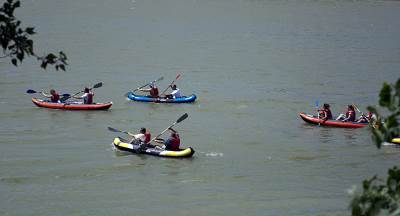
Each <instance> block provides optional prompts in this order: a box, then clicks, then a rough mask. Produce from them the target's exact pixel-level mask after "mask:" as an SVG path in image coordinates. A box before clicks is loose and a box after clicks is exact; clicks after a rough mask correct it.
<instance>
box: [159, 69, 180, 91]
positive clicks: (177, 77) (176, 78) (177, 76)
mask: <svg viewBox="0 0 400 216" xmlns="http://www.w3.org/2000/svg"><path fill="white" fill-rule="evenodd" d="M179 77H181V74H178V75H176V77H175V79H174V80H173V81H172V82H171V84H169V86H168V87H167V88H166V89H165V90H164V91H163V92H162V93H161V94H160V96H161V95H163V94H164V93H165V92H166V91H167V90H168V89H169V87H171V86H172V85H173V84H174V83H175V81H177V80H178V79H179Z"/></svg>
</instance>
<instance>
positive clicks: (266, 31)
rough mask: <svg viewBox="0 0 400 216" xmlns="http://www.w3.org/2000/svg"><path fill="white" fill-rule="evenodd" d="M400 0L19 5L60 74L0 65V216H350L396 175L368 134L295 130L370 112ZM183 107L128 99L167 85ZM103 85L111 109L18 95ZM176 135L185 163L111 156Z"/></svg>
mask: <svg viewBox="0 0 400 216" xmlns="http://www.w3.org/2000/svg"><path fill="white" fill-rule="evenodd" d="M399 11H400V2H398V1H347V0H337V1H335V0H332V1H323V0H314V1H312V0H299V1H277V0H231V1H227V0H217V1H212V0H201V1H200V0H197V1H196V0H190V1H187V0H171V1H161V0H150V1H142V0H136V1H135V0H115V1H107V0H85V1H75V0H72V1H51V0H27V1H23V2H22V8H20V9H17V16H18V17H19V18H20V19H21V20H22V21H23V24H25V25H31V26H35V27H36V28H35V29H36V31H37V32H38V34H37V35H35V37H34V39H35V49H36V51H37V52H38V53H39V54H41V53H46V52H50V51H51V52H57V51H58V50H63V51H65V52H66V53H67V55H68V57H69V64H70V65H69V66H68V71H67V72H57V71H54V69H52V68H49V69H48V70H47V71H43V70H41V69H40V68H39V63H38V62H36V61H35V60H32V59H28V60H26V61H24V63H23V64H22V65H21V66H19V67H13V66H11V64H10V63H9V62H8V60H6V59H2V61H1V63H0V69H1V73H0V92H1V93H0V120H1V124H0V137H1V140H0V200H1V202H0V215H7V216H17V215H25V216H29V215H41V216H47V215H48V216H50V215H51V216H52V215H66V216H67V215H68V216H72V215H98V216H99V215H104V216H106V215H121V216H122V215H177V216H179V215H182V216H183V215H231V216H233V215H237V216H241V215H254V216H256V215H257V216H258V215H349V214H350V211H349V210H348V205H349V202H350V200H351V195H350V194H349V191H351V190H352V189H353V188H354V187H355V186H357V187H358V188H360V186H361V181H362V180H363V179H365V178H367V177H371V176H373V175H375V174H379V175H380V176H386V170H387V169H388V168H389V167H391V166H393V165H399V162H400V157H399V155H400V148H395V147H389V146H386V147H384V148H382V149H380V150H378V149H377V148H376V147H375V145H374V144H373V142H372V140H371V137H370V132H369V131H368V129H338V128H324V127H315V126H310V125H307V124H305V123H304V122H303V121H302V120H301V119H300V118H299V116H298V113H299V112H309V113H313V112H315V102H316V100H318V101H319V102H320V103H324V102H327V103H330V104H331V107H332V110H333V112H334V114H338V113H340V112H343V111H344V109H345V106H346V105H347V104H351V103H356V104H357V105H358V106H359V107H360V108H361V109H362V110H365V107H366V106H368V105H373V104H377V101H378V94H379V90H380V88H381V85H382V83H383V82H384V81H389V82H394V81H395V80H396V79H397V78H398V77H399V74H400V73H399V67H400V43H399V38H400V25H399V24H400V23H399V20H400V13H399ZM178 73H180V74H181V78H180V79H179V80H178V81H177V85H178V87H179V88H181V90H182V91H183V93H184V94H191V93H195V94H196V95H197V96H198V101H197V102H196V103H194V104H177V105H168V104H145V103H136V102H132V101H127V100H126V98H124V94H125V93H126V92H128V91H129V90H130V89H134V88H136V87H138V86H141V85H143V84H145V83H146V82H148V81H151V80H154V79H157V78H158V77H160V76H164V77H165V80H164V81H162V82H160V83H159V84H158V85H159V87H160V88H161V89H162V88H164V87H166V86H167V85H168V83H169V82H171V81H172V80H173V79H174V78H175V76H176V75H177V74H178ZM97 82H103V87H101V88H98V89H96V91H95V93H96V95H95V99H96V100H97V101H113V102H114V105H113V106H112V108H111V110H109V111H99V112H79V111H78V112H71V111H60V110H47V109H41V108H37V107H35V106H34V105H33V104H32V103H31V101H30V99H31V95H27V94H25V91H26V90H27V89H34V90H37V91H39V90H48V89H49V88H56V89H57V90H58V91H59V92H61V93H74V92H76V91H79V90H81V89H82V88H83V87H84V86H92V85H94V84H95V83H97ZM185 112H187V113H188V114H189V118H187V119H186V120H185V121H183V122H181V123H180V124H178V125H176V126H175V129H177V130H178V131H179V132H180V134H181V138H182V142H183V144H182V145H184V146H192V147H193V148H194V149H195V150H196V153H195V155H194V157H193V158H191V159H182V160H181V159H165V158H156V157H151V156H145V155H140V156H138V155H129V154H123V153H120V152H116V151H115V150H114V149H113V147H112V145H111V142H112V140H113V138H114V137H116V136H118V135H120V136H122V134H118V133H112V132H109V131H107V126H111V127H114V128H118V129H121V130H130V131H137V130H138V129H139V128H140V127H148V128H151V132H152V133H153V135H154V134H157V133H158V132H160V131H162V130H163V129H164V128H166V127H168V126H169V125H170V124H172V123H173V122H174V121H175V120H176V119H177V118H178V117H179V116H181V115H182V114H183V113H185Z"/></svg>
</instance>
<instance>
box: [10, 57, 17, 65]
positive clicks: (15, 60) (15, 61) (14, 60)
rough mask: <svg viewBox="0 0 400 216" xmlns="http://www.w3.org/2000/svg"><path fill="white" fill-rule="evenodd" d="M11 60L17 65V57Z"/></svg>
mask: <svg viewBox="0 0 400 216" xmlns="http://www.w3.org/2000/svg"><path fill="white" fill-rule="evenodd" d="M11 62H12V64H13V65H15V66H17V59H15V58H13V59H11Z"/></svg>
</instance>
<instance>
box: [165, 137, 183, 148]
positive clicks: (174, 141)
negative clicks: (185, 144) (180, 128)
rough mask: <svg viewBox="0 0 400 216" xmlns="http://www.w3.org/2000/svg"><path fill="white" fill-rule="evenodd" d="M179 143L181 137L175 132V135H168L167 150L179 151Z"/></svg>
mask: <svg viewBox="0 0 400 216" xmlns="http://www.w3.org/2000/svg"><path fill="white" fill-rule="evenodd" d="M180 145H181V139H180V138H179V135H178V134H177V135H176V137H170V138H169V139H168V145H167V150H171V151H179V146H180Z"/></svg>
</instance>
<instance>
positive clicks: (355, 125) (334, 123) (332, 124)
mask: <svg viewBox="0 0 400 216" xmlns="http://www.w3.org/2000/svg"><path fill="white" fill-rule="evenodd" d="M299 115H300V117H301V118H302V119H303V120H304V121H305V122H307V123H310V124H319V125H321V126H330V127H341V128H363V127H365V126H368V123H357V122H342V121H337V120H326V121H323V120H321V119H319V118H318V117H317V116H313V115H308V114H305V113H299Z"/></svg>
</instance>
